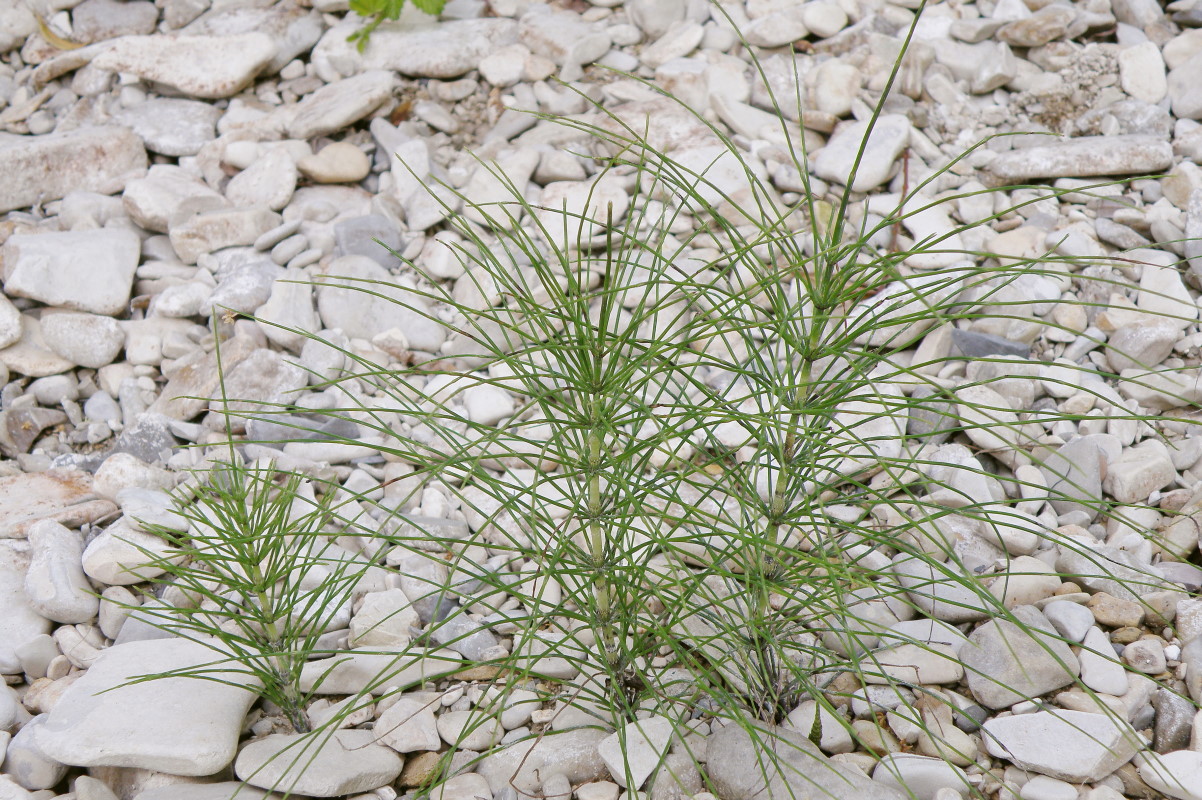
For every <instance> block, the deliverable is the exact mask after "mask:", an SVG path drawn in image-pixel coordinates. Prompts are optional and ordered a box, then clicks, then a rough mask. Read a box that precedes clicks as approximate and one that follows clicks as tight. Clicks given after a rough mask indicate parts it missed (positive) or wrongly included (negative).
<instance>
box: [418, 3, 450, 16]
mask: <svg viewBox="0 0 1202 800" xmlns="http://www.w3.org/2000/svg"><path fill="white" fill-rule="evenodd" d="M413 5H415V6H417V7H418V8H419V9H420V10H422V11H424V12H426V13H427V14H430V15H432V16H438V15H439V14H441V13H442V10H443V9H444V8H446V5H447V0H413Z"/></svg>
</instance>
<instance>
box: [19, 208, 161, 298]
mask: <svg viewBox="0 0 1202 800" xmlns="http://www.w3.org/2000/svg"><path fill="white" fill-rule="evenodd" d="M141 249H142V244H141V241H140V240H139V239H138V236H137V235H136V234H135V233H134V232H133V231H130V230H121V229H114V228H104V229H100V230H90V231H69V232H65V233H44V234H17V235H15V236H11V237H9V239H8V241H7V242H6V243H5V245H4V249H3V259H4V291H5V292H7V293H8V294H9V295H11V296H14V297H28V298H31V299H33V300H37V301H39V302H42V303H46V304H47V305H51V306H62V307H66V308H70V309H74V310H76V311H90V312H92V313H95V314H107V315H110V316H112V315H116V314H120V313H122V312H124V311H125V309H126V305H127V304H128V303H129V295H130V290H131V288H132V287H133V279H134V271H135V270H136V269H137V266H138V258H139V256H140V255H141Z"/></svg>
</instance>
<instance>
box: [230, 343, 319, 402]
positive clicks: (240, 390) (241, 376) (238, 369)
mask: <svg viewBox="0 0 1202 800" xmlns="http://www.w3.org/2000/svg"><path fill="white" fill-rule="evenodd" d="M308 384H309V376H308V375H307V374H306V373H305V371H304V370H303V369H302V368H301V367H300V366H298V365H297V364H296V363H295V362H293V361H292V360H290V359H288V358H286V357H285V356H283V355H281V354H280V353H277V352H275V351H274V350H268V349H266V348H260V349H257V350H255V351H253V352H251V353H250V354H249V355H248V356H247V357H246V358H244V359H242V360H241V361H239V362H238V363H237V364H236V365H234V366H232V367H229V368H228V369H227V372H226V374H225V380H224V387H223V389H222V390H223V391H224V392H225V398H226V399H224V400H223V399H222V398H220V397H215V398H214V399H213V403H212V406H211V407H212V408H213V410H216V411H221V410H222V409H226V410H229V411H231V412H233V413H234V414H235V415H238V414H255V413H260V414H267V415H271V414H273V413H274V412H275V411H276V410H277V409H278V408H279V407H280V406H286V405H292V404H293V403H294V402H295V401H296V399H297V397H298V395H299V393H300V391H301V390H302V389H304V388H305V387H306V386H308Z"/></svg>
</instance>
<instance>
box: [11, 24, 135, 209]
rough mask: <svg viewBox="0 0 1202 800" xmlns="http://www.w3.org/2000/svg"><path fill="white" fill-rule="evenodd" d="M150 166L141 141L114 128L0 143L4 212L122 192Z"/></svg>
mask: <svg viewBox="0 0 1202 800" xmlns="http://www.w3.org/2000/svg"><path fill="white" fill-rule="evenodd" d="M0 13H2V12H0ZM146 164H147V159H146V149H145V148H144V147H143V146H142V140H141V139H140V138H138V136H137V135H136V134H134V132H133V131H131V130H129V129H128V128H124V127H120V126H116V125H113V126H105V127H90V128H77V129H75V130H71V131H64V132H62V133H47V134H43V135H41V136H14V137H10V138H0V175H4V176H5V180H4V182H3V184H0V212H4V211H12V210H13V209H17V208H26V207H28V206H32V205H34V204H35V203H48V202H50V201H51V200H58V199H59V198H62V197H65V196H66V195H67V194H69V193H71V192H74V191H80V190H83V191H90V192H99V193H101V194H112V193H114V192H119V191H121V190H122V189H123V188H125V184H126V182H127V181H129V180H131V179H132V178H136V177H140V176H141V174H142V173H144V172H145V170H146Z"/></svg>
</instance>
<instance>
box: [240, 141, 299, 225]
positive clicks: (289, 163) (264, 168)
mask: <svg viewBox="0 0 1202 800" xmlns="http://www.w3.org/2000/svg"><path fill="white" fill-rule="evenodd" d="M297 174H298V173H297V170H296V162H295V161H294V160H293V159H292V156H290V155H289V154H288V151H286V150H285V149H284V148H282V147H272V148H269V149H268V150H267V152H265V153H263V154H262V155H261V156H259V157H258V158H257V159H255V161H254V163H253V164H251V165H250V166H249V167H247V168H246V169H244V170H242V171H241V172H239V173H238V174H237V175H235V176H234V177H233V178H230V182H229V184H227V185H226V187H225V196H226V199H228V200H229V201H230V203H231V204H233V205H235V206H239V207H241V208H263V207H266V208H270V209H271V210H272V211H279V210H280V209H282V208H283V207H284V206H286V205H288V201H289V200H291V199H292V193H293V192H295V191H296V179H297ZM240 244H245V243H244V242H240Z"/></svg>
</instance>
